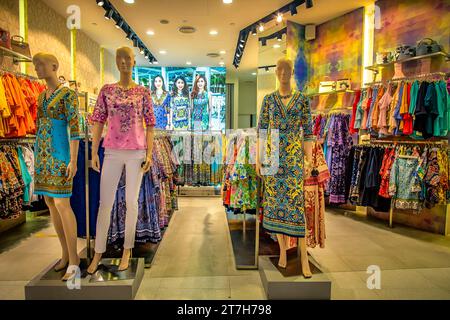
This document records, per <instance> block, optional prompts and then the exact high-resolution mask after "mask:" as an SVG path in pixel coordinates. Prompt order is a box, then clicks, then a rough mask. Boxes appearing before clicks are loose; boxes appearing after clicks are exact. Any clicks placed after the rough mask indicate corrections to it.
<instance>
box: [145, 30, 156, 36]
mask: <svg viewBox="0 0 450 320" xmlns="http://www.w3.org/2000/svg"><path fill="white" fill-rule="evenodd" d="M147 34H148V35H149V36H154V35H155V31H153V30H148V31H147Z"/></svg>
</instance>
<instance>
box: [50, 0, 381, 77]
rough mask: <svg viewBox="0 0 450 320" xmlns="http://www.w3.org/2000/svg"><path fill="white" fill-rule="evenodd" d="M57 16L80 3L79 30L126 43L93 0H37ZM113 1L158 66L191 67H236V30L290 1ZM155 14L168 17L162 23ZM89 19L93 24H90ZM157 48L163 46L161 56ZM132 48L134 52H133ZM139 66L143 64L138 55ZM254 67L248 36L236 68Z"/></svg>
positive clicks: (349, 5)
mask: <svg viewBox="0 0 450 320" xmlns="http://www.w3.org/2000/svg"><path fill="white" fill-rule="evenodd" d="M43 1H44V2H45V3H47V4H48V5H49V6H50V7H52V8H53V9H54V10H56V11H57V12H58V13H60V14H61V15H63V16H67V14H66V8H67V7H68V6H69V5H72V4H76V5H78V6H80V8H81V22H82V30H83V31H84V32H85V33H87V34H88V35H89V36H90V37H91V38H92V39H94V40H95V41H96V42H98V43H100V44H101V45H102V46H104V47H105V48H106V49H108V50H109V51H111V52H114V51H115V49H116V48H117V47H119V46H124V45H128V46H132V43H131V42H130V41H129V40H127V39H125V34H124V33H123V31H122V30H121V29H117V28H115V26H114V22H113V21H112V20H110V21H108V20H106V19H105V18H104V17H103V15H104V13H105V11H104V9H103V8H101V7H98V6H97V5H96V1H94V0H43ZM111 2H112V3H113V5H114V6H115V7H116V8H117V9H118V11H119V12H120V14H121V15H122V16H123V17H124V18H125V20H126V21H127V22H128V24H129V25H130V26H131V27H132V28H133V29H134V31H135V32H136V33H137V34H138V36H139V37H140V38H141V40H142V41H143V42H144V43H145V44H146V46H147V47H148V48H149V49H150V51H151V52H152V53H153V55H154V56H155V57H156V58H157V59H158V61H159V63H160V65H162V66H185V65H186V62H187V61H191V62H192V65H194V66H218V65H219V62H220V60H221V59H223V60H224V62H225V64H226V65H225V66H226V67H227V68H228V69H229V70H230V71H231V72H233V73H234V72H236V70H234V67H233V65H232V63H233V57H234V50H235V47H236V42H237V37H238V35H239V31H240V30H241V29H243V28H244V27H246V26H248V25H250V24H252V23H254V22H255V21H257V20H259V19H260V18H262V17H264V16H266V15H267V14H269V13H271V12H273V11H275V10H276V9H277V8H280V7H282V6H284V5H285V4H287V3H289V2H290V0H234V1H233V3H232V4H228V5H226V4H223V2H222V0H189V1H187V0H164V1H163V0H160V1H156V0H135V3H134V4H127V3H125V2H124V1H123V0H112V1H111ZM370 2H373V1H372V0H340V1H337V0H314V7H313V8H311V9H306V8H305V6H304V5H302V6H300V7H299V8H298V9H297V10H298V15H296V16H294V17H291V16H290V14H288V15H287V16H286V17H285V18H287V19H289V20H292V21H295V22H298V23H302V24H306V23H315V24H320V23H322V22H325V21H328V20H330V19H332V18H334V17H338V16H340V15H342V14H344V13H346V12H349V11H351V10H354V9H356V8H358V7H361V6H364V5H365V4H367V3H370ZM161 19H167V20H169V24H166V25H163V24H161V23H160V22H159V21H160V20H161ZM93 23H95V24H96V25H93ZM183 25H189V26H193V27H195V28H196V29H197V32H196V33H194V34H192V35H185V34H181V33H180V32H179V31H178V28H179V27H180V26H183ZM149 29H151V30H153V31H154V32H155V35H154V36H148V35H147V34H146V31H147V30H149ZM211 29H215V30H217V31H218V32H219V33H218V35H216V36H211V35H209V31H210V30H211ZM160 50H166V51H167V54H165V55H162V54H160V53H159V51H160ZM220 50H225V51H226V54H225V55H223V56H222V57H220V58H209V57H207V56H206V54H207V53H210V52H216V53H218V52H219V51H220ZM136 52H137V51H136ZM137 56H138V64H139V65H149V64H148V62H147V60H146V59H144V58H143V56H141V55H140V54H137ZM257 66H258V41H257V37H253V36H250V37H249V41H248V42H247V45H246V48H245V53H244V56H243V58H242V60H241V65H240V68H239V73H246V74H248V73H249V72H250V73H251V72H253V71H255V70H256V68H257Z"/></svg>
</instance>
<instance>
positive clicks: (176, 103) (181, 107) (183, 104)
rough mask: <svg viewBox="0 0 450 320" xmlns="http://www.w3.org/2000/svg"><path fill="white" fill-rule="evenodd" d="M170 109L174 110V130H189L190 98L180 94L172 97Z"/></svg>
mask: <svg viewBox="0 0 450 320" xmlns="http://www.w3.org/2000/svg"><path fill="white" fill-rule="evenodd" d="M170 108H171V110H172V124H173V128H174V130H189V115H190V109H191V100H190V98H189V97H186V96H183V95H182V94H178V95H176V96H171V98H170Z"/></svg>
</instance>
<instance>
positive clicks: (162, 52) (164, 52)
mask: <svg viewBox="0 0 450 320" xmlns="http://www.w3.org/2000/svg"><path fill="white" fill-rule="evenodd" d="M159 53H160V54H166V53H167V51H166V50H161V51H159Z"/></svg>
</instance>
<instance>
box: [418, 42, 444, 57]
mask: <svg viewBox="0 0 450 320" xmlns="http://www.w3.org/2000/svg"><path fill="white" fill-rule="evenodd" d="M441 51H444V48H443V47H442V46H441V45H440V44H439V43H437V42H436V41H434V40H433V39H431V38H424V39H422V40H420V41H419V42H417V47H416V54H417V55H418V56H424V55H427V54H431V53H436V52H441Z"/></svg>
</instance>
